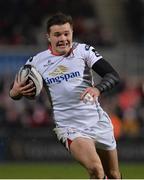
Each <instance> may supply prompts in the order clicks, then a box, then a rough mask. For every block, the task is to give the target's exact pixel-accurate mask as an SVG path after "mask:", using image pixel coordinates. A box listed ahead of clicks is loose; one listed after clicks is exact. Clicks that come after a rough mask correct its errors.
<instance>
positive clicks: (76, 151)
mask: <svg viewBox="0 0 144 180" xmlns="http://www.w3.org/2000/svg"><path fill="white" fill-rule="evenodd" d="M70 152H71V154H72V156H73V157H74V158H75V159H76V160H77V161H79V162H80V163H81V164H82V165H84V166H85V167H87V168H88V167H90V165H91V164H94V163H96V164H99V165H101V160H100V158H99V156H98V154H97V152H96V149H95V143H94V141H93V140H92V139H89V138H83V137H78V138H76V139H74V140H73V142H72V143H71V145H70Z"/></svg>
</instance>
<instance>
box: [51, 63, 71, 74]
mask: <svg viewBox="0 0 144 180" xmlns="http://www.w3.org/2000/svg"><path fill="white" fill-rule="evenodd" d="M67 71H68V68H67V67H65V66H62V65H60V66H58V67H57V68H56V69H55V70H54V71H53V72H51V73H49V75H50V76H57V75H62V74H64V73H65V72H67Z"/></svg>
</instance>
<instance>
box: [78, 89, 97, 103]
mask: <svg viewBox="0 0 144 180" xmlns="http://www.w3.org/2000/svg"><path fill="white" fill-rule="evenodd" d="M87 93H89V94H90V95H91V96H92V97H93V102H95V101H96V98H97V97H98V96H99V95H100V91H99V90H98V89H97V88H95V87H88V88H86V89H85V90H84V91H83V92H82V94H81V95H80V99H81V100H83V99H84V97H85V95H86V94H87Z"/></svg>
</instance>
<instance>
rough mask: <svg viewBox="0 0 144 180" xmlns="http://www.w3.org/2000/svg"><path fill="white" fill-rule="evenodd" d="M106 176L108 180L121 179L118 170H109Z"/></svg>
mask: <svg viewBox="0 0 144 180" xmlns="http://www.w3.org/2000/svg"><path fill="white" fill-rule="evenodd" d="M107 176H108V178H110V179H121V173H120V172H119V171H118V170H111V171H110V172H109V174H107Z"/></svg>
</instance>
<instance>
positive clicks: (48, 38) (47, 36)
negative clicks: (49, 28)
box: [46, 34, 50, 42]
mask: <svg viewBox="0 0 144 180" xmlns="http://www.w3.org/2000/svg"><path fill="white" fill-rule="evenodd" d="M46 38H47V40H48V42H50V37H49V35H48V34H46Z"/></svg>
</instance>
